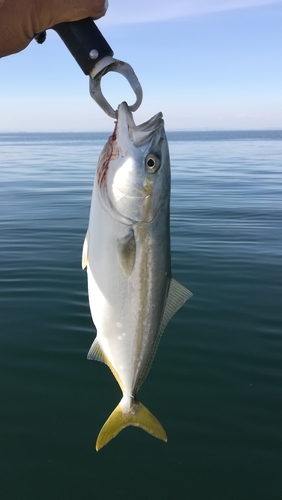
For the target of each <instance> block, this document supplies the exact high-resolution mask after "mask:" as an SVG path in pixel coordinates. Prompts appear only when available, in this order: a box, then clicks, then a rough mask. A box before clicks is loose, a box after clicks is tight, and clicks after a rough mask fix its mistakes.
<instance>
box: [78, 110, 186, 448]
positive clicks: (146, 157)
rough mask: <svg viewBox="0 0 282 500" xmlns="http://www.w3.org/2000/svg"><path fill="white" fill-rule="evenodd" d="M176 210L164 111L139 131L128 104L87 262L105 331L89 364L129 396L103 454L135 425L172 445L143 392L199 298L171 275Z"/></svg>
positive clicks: (96, 192)
mask: <svg viewBox="0 0 282 500" xmlns="http://www.w3.org/2000/svg"><path fill="white" fill-rule="evenodd" d="M169 205H170V161H169V150H168V144H167V140H166V135H165V131H164V124H163V119H162V114H161V113H159V114H157V115H155V116H154V117H153V118H151V120H149V121H148V122H146V123H144V124H142V125H139V126H136V125H135V123H134V121H133V117H132V113H131V111H130V110H129V108H128V106H127V104H126V103H122V104H121V105H120V106H119V109H118V119H117V123H116V127H115V131H114V133H113V135H112V136H111V137H110V138H109V140H108V142H107V143H106V145H105V147H104V149H103V151H102V153H101V155H100V157H99V161H98V166H97V171H96V175H95V181H94V187H93V195H92V201H91V209H90V218H89V226H88V231H87V234H86V238H85V242H84V247H83V257H82V267H83V268H84V267H86V266H87V276H88V295H89V304H90V310H91V315H92V319H93V322H94V324H95V326H96V329H97V337H96V339H95V340H94V342H93V344H92V346H91V348H90V351H89V353H88V359H96V360H100V361H103V362H105V363H106V364H107V365H108V366H109V368H110V369H111V371H112V373H113V374H114V376H115V378H116V379H117V381H118V383H119V385H120V387H121V390H122V392H123V398H122V400H121V402H120V404H119V405H118V407H117V408H116V409H115V410H114V412H113V413H112V415H111V416H110V417H109V419H108V420H107V422H106V423H105V425H104V426H103V428H102V430H101V432H100V434H99V436H98V439H97V443H96V448H97V449H100V448H101V447H102V446H104V445H105V444H107V442H108V441H109V440H110V439H112V438H113V437H115V435H116V434H117V433H118V432H119V431H120V430H122V429H123V428H124V427H126V426H127V425H135V426H140V427H142V428H143V429H144V430H146V431H147V432H149V433H151V434H153V435H154V436H156V437H158V438H160V439H163V440H165V441H166V433H165V431H164V429H163V427H162V426H161V424H160V423H159V422H158V421H157V419H155V417H154V416H153V415H152V414H151V413H150V412H149V410H147V409H146V408H145V407H144V406H143V405H142V404H141V403H140V402H139V401H138V400H137V398H136V394H137V391H138V389H139V387H140V385H141V383H142V382H143V380H144V379H145V377H146V375H147V373H148V370H149V368H150V365H151V362H152V359H153V356H154V354H155V351H156V349H157V345H158V342H159V339H160V336H161V334H162V332H163V330H164V328H165V326H166V324H167V322H168V321H169V319H170V318H171V316H172V315H173V314H174V313H175V312H176V310H177V309H179V307H181V305H182V304H183V303H184V302H185V301H186V300H187V299H188V298H189V297H190V296H191V295H192V294H191V292H189V291H188V290H187V289H186V288H184V287H183V286H182V285H180V284H179V283H177V282H176V281H175V280H173V279H172V277H171V258H170V231H169Z"/></svg>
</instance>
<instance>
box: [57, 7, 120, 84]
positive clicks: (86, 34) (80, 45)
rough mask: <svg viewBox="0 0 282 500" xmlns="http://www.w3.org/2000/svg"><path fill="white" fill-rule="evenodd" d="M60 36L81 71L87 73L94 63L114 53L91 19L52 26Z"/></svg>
mask: <svg viewBox="0 0 282 500" xmlns="http://www.w3.org/2000/svg"><path fill="white" fill-rule="evenodd" d="M52 29H53V30H55V31H56V32H57V33H58V35H59V36H60V37H61V39H62V40H63V42H64V43H65V45H66V46H67V48H68V49H69V51H70V52H71V54H72V55H73V57H74V58H75V60H76V62H77V63H78V64H79V66H80V67H81V69H82V71H83V72H84V73H85V74H86V75H89V73H90V71H91V69H92V68H93V67H94V66H95V64H96V63H97V62H98V61H100V60H101V59H103V57H105V56H113V55H114V53H113V51H112V49H111V47H110V46H109V44H108V43H107V41H106V40H105V38H104V37H103V35H102V33H101V32H100V30H99V29H98V28H97V26H96V24H94V23H93V21H92V19H90V17H88V18H87V19H82V20H81V21H73V22H68V23H60V24H56V25H55V26H52Z"/></svg>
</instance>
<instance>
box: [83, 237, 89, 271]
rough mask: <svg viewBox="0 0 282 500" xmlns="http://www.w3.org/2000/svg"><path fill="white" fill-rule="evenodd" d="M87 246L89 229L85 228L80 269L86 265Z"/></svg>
mask: <svg viewBox="0 0 282 500" xmlns="http://www.w3.org/2000/svg"><path fill="white" fill-rule="evenodd" d="M88 247H89V229H87V232H86V235H85V239H84V243H83V249H82V260H81V265H82V269H85V268H86V266H88Z"/></svg>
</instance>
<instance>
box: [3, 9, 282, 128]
mask: <svg viewBox="0 0 282 500" xmlns="http://www.w3.org/2000/svg"><path fill="white" fill-rule="evenodd" d="M97 25H98V27H99V29H100V30H101V32H102V33H103V35H104V37H105V38H106V40H107V41H108V43H109V44H110V46H111V47H112V49H113V51H114V54H115V57H116V58H117V59H121V60H123V61H126V62H128V63H129V64H131V66H132V67H133V68H134V70H135V72H136V74H137V75H138V78H139V80H140V82H141V84H142V87H143V92H144V99H143V103H142V105H141V107H140V108H139V110H138V111H136V112H135V113H134V118H135V121H136V123H137V124H139V123H141V122H142V121H145V120H148V119H149V118H150V117H151V116H152V115H153V114H155V113H157V112H159V111H162V112H163V115H164V119H165V123H166V129H167V130H248V129H254V130H257V129H282V0H277V1H275V0H272V1H271V0H173V1H172V0H134V2H133V1H132V0H109V9H108V12H107V14H106V16H105V17H104V18H103V19H101V20H99V21H97ZM0 77H1V80H0V81H1V84H0V88H1V94H0V132H18V131H23V132H29V131H33V132H36V131H38V132H44V131H46V132H49V131H58V132H60V131H66V132H69V131H73V132H76V131H111V130H112V129H113V119H112V118H110V117H108V116H107V115H106V114H105V113H104V112H103V111H102V110H101V109H100V108H99V107H98V105H97V104H96V103H95V102H94V101H93V99H92V98H91V97H90V94H89V90H88V84H89V82H88V77H87V76H85V75H84V74H83V72H82V71H81V69H80V68H79V66H78V65H77V63H76V61H75V60H74V59H73V57H72V56H71V54H70V53H69V51H68V50H67V48H66V47H65V45H64V44H63V42H62V41H61V39H60V38H59V37H58V35H57V34H56V33H55V32H54V31H53V30H48V32H47V40H46V42H45V43H44V44H43V45H38V44H37V43H36V42H34V41H33V42H32V43H31V44H30V45H29V46H28V48H27V49H25V50H24V51H23V52H21V53H19V54H15V55H12V56H9V57H5V58H2V59H0ZM102 89H103V92H104V94H105V96H106V97H107V99H108V100H109V102H110V103H111V105H112V106H113V107H114V108H116V107H117V106H118V104H119V103H120V102H122V101H124V100H126V101H128V103H129V104H130V103H132V102H133V101H134V97H133V94H132V91H131V89H130V87H129V85H128V83H127V81H126V80H125V79H124V78H123V77H122V76H120V75H117V74H114V73H110V74H108V75H106V76H105V77H103V79H102Z"/></svg>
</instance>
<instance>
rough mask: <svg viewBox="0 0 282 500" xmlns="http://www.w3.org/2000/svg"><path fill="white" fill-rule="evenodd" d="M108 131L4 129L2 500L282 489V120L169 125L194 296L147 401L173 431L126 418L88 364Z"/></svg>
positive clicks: (179, 223) (192, 498)
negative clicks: (106, 426) (95, 234)
mask: <svg viewBox="0 0 282 500" xmlns="http://www.w3.org/2000/svg"><path fill="white" fill-rule="evenodd" d="M107 136H108V134H97V133H93V134H90V133H87V134H2V135H0V367H1V382H0V401H1V410H0V450H1V454H0V461H1V462H0V465H1V467H0V498H1V499H3V500H30V499H36V500H37V499H40V500H51V499H52V500H57V499H58V500H76V499H83V500H88V499H89V500H90V499H97V500H108V499H112V498H122V499H124V500H129V499H132V498H135V499H137V500H139V499H141V498H142V499H143V498H144V497H145V498H148V499H162V500H174V499H180V500H182V499H183V500H186V499H187V500H188V499H189V500H245V499H246V500H281V499H282V473H281V471H282V132H281V131H275V132H271V131H267V132H265V131H262V132H257V131H256V132H201V133H200V132H197V133H196V132H194V133H192V132H185V133H184V132H183V133H176V132H175V133H168V138H169V144H170V152H171V165H172V196H171V240H172V265H173V275H174V277H175V278H176V279H178V280H179V281H180V282H181V283H182V284H183V285H185V286H187V287H188V288H189V289H190V290H192V291H193V293H194V296H193V298H192V299H191V300H189V301H188V302H187V303H186V304H185V306H184V307H183V308H182V309H181V310H180V311H179V312H178V313H177V314H176V315H175V316H174V317H173V319H172V320H171V321H170V323H169V325H168V327H167V328H166V331H165V333H164V335H163V337H162V340H161V343H160V347H159V349H158V352H157V355H156V357H155V360H154V363H153V366H152V368H151V371H150V373H149V375H148V377H147V379H146V381H145V382H144V384H143V386H142V388H141V390H140V393H139V396H140V399H141V401H142V402H143V403H144V404H145V405H146V406H147V407H148V408H149V409H150V410H151V411H152V412H153V414H154V415H155V416H156V417H157V418H158V419H159V420H160V421H161V423H162V424H163V426H164V428H165V429H166V431H167V434H168V443H166V444H165V443H163V442H161V441H158V440H156V439H154V438H153V437H151V436H149V435H147V434H146V433H145V432H143V431H142V430H139V429H136V428H127V429H125V430H124V431H122V432H121V433H120V434H119V435H118V436H117V437H116V438H115V439H114V440H113V441H111V442H110V443H109V444H108V445H107V446H106V447H105V448H103V449H102V450H101V451H100V452H99V453H97V452H96V451H95V441H96V437H97V434H98V432H99V430H100V428H101V426H102V425H103V423H104V422H105V420H106V419H107V418H108V416H109V414H110V413H111V411H112V410H113V409H114V408H115V406H116V405H117V403H118V402H119V400H120V396H121V393H120V389H119V387H118V385H117V383H116V381H115V380H114V378H113V376H112V374H111V373H110V371H109V370H108V368H107V367H106V366H104V365H102V364H101V363H94V362H89V361H87V360H86V355H87V352H88V349H89V347H90V345H91V343H92V341H93V338H94V335H95V330H94V327H93V323H92V320H91V317H90V312H89V307H88V297H87V284H86V273H85V272H83V271H82V270H81V249H82V244H83V239H84V235H85V231H86V228H87V223H88V214H89V206H90V200H91V192H92V183H93V177H94V170H95V165H96V161H97V158H98V155H99V153H100V151H101V149H102V146H103V144H104V142H105V140H106V138H107Z"/></svg>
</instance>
